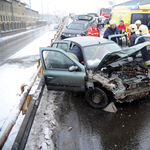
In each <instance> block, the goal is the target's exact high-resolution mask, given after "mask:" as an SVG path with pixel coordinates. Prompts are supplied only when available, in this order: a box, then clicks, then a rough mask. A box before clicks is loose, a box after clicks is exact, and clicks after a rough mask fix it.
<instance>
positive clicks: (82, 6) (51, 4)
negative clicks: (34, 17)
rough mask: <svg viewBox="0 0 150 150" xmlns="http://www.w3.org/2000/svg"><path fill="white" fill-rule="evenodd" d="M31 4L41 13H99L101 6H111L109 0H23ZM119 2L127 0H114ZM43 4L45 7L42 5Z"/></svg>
mask: <svg viewBox="0 0 150 150" xmlns="http://www.w3.org/2000/svg"><path fill="white" fill-rule="evenodd" d="M21 1H24V2H26V3H27V4H30V3H29V2H30V1H31V8H32V9H34V10H37V11H39V13H42V8H43V13H52V12H54V11H55V10H60V11H66V12H67V13H76V14H81V13H90V12H95V13H97V9H98V8H101V7H109V5H108V1H109V0H94V1H91V2H90V1H87V0H55V1H54V0H53V1H52V0H21ZM114 1H115V2H116V3H117V4H118V3H121V2H123V1H127V0H114ZM42 6H43V7H42Z"/></svg>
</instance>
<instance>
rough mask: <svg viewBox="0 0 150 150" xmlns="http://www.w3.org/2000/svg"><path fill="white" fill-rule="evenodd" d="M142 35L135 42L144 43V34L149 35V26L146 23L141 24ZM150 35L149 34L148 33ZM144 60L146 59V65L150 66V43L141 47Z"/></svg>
mask: <svg viewBox="0 0 150 150" xmlns="http://www.w3.org/2000/svg"><path fill="white" fill-rule="evenodd" d="M139 32H140V35H141V36H140V37H138V38H137V40H136V43H135V44H140V43H144V42H145V41H146V40H145V38H144V36H147V35H148V28H147V26H146V25H141V26H140V27H139ZM148 36H149V35H148ZM141 53H142V57H143V60H144V61H145V65H146V66H149V67H150V45H147V46H145V47H143V48H142V49H141Z"/></svg>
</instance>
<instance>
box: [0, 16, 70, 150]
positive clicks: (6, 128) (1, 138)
mask: <svg viewBox="0 0 150 150" xmlns="http://www.w3.org/2000/svg"><path fill="white" fill-rule="evenodd" d="M67 20H68V17H67V18H66V19H65V21H64V22H63V24H62V25H61V26H60V27H59V29H58V30H57V32H56V34H55V35H54V38H53V39H52V40H51V42H53V41H55V40H57V39H58V38H59V37H60V34H61V32H62V30H63V28H64V26H65V24H66V21H67ZM42 75H43V70H42V66H41V64H40V59H39V60H38V69H37V71H36V73H35V75H34V77H33V79H32V81H31V83H30V84H29V85H28V87H27V89H26V90H25V91H24V92H23V93H22V96H21V100H20V103H19V105H18V106H17V108H18V110H17V111H16V113H15V115H13V116H11V118H8V119H10V122H9V123H8V124H4V125H3V127H2V131H1V134H0V149H2V147H3V145H4V143H5V141H6V140H7V137H8V135H9V134H10V132H11V129H12V128H13V126H14V125H15V123H16V121H17V119H18V116H19V114H20V112H21V110H22V108H23V105H24V104H25V102H26V100H27V97H28V95H29V92H30V91H31V88H32V86H33V84H34V82H35V81H36V78H37V77H40V78H41V77H42ZM21 88H23V86H21ZM6 123H7V121H6Z"/></svg>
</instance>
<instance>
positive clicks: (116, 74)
mask: <svg viewBox="0 0 150 150" xmlns="http://www.w3.org/2000/svg"><path fill="white" fill-rule="evenodd" d="M125 42H127V41H125ZM148 44H149V42H145V43H142V44H139V45H136V46H133V47H128V46H127V45H126V44H125V43H123V44H122V46H118V44H116V43H114V42H113V41H111V40H107V39H104V38H99V37H88V36H85V37H75V38H68V39H65V40H62V41H55V42H53V43H52V44H51V47H41V48H40V58H41V63H42V66H43V74H44V78H45V83H46V85H47V89H48V90H63V91H75V92H85V98H86V100H87V102H88V103H89V104H90V105H91V106H92V107H94V108H99V109H104V108H106V107H107V106H108V105H109V104H110V103H111V104H112V103H115V102H120V103H123V102H132V101H133V100H137V99H140V98H143V97H145V96H147V95H148V94H149V91H150V69H149V68H147V67H146V66H145V65H144V62H143V58H142V55H141V53H140V50H141V48H143V47H145V46H147V45H148ZM74 45H76V46H78V47H79V48H80V49H81V52H82V55H83V59H84V61H83V62H82V63H80V62H79V61H78V60H77V59H75V58H74V57H72V55H70V52H71V51H70V50H71V49H72V48H73V47H74ZM68 52H69V53H68ZM114 107H115V106H114Z"/></svg>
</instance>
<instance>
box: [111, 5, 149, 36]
mask: <svg viewBox="0 0 150 150" xmlns="http://www.w3.org/2000/svg"><path fill="white" fill-rule="evenodd" d="M110 19H114V20H116V22H117V26H118V25H119V21H120V20H123V21H124V23H125V25H126V27H127V28H128V26H129V25H130V24H134V23H135V21H136V20H141V22H142V24H144V25H146V26H147V27H148V29H149V33H150V6H144V5H141V6H138V5H135V6H117V7H115V8H114V9H113V10H112V11H111V14H110V17H109V20H110ZM127 32H128V31H127Z"/></svg>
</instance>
